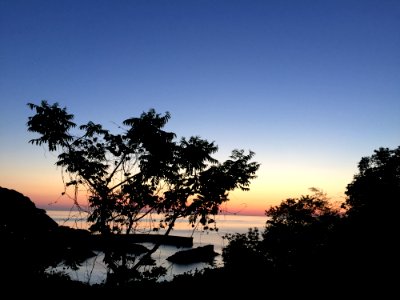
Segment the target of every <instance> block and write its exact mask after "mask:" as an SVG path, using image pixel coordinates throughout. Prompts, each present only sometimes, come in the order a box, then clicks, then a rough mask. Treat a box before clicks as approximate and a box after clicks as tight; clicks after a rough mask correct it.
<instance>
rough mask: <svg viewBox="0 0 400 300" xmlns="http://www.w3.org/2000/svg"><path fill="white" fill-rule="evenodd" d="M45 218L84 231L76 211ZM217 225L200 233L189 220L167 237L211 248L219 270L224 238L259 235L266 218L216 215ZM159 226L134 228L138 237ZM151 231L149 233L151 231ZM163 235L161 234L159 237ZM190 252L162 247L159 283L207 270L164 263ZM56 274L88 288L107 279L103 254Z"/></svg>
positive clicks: (148, 224) (148, 223)
mask: <svg viewBox="0 0 400 300" xmlns="http://www.w3.org/2000/svg"><path fill="white" fill-rule="evenodd" d="M47 214H48V215H49V216H50V217H51V218H53V219H54V220H55V221H56V222H57V223H58V224H59V225H64V226H70V227H73V228H81V229H86V228H87V223H86V215H85V214H84V213H81V212H77V211H62V210H47ZM215 220H216V225H217V228H218V231H203V230H201V228H194V229H193V228H191V226H189V223H188V220H186V219H182V220H179V221H178V222H177V224H176V226H175V228H174V230H173V231H172V232H171V233H170V235H177V236H184V237H193V248H195V247H199V246H205V245H209V244H212V245H214V251H216V252H217V253H219V254H220V255H218V256H216V258H215V260H214V264H215V265H216V266H222V264H223V262H222V256H221V254H222V248H223V247H224V246H226V245H227V243H228V241H227V240H226V239H224V238H223V237H224V236H225V235H226V234H229V233H246V232H247V231H248V229H249V228H254V227H258V228H259V229H260V231H261V230H262V229H263V228H264V225H265V222H266V221H267V217H266V216H243V215H218V216H217V217H216V219H215ZM156 224H158V220H157V218H151V219H149V218H148V219H146V220H144V221H143V222H142V223H141V225H142V226H140V227H139V228H136V232H137V233H145V232H149V227H150V228H151V226H153V225H156ZM150 230H151V229H150ZM162 233H163V232H162V231H160V232H159V234H162ZM143 245H144V246H146V247H148V248H150V247H151V246H152V244H150V243H143ZM185 249H189V248H177V247H175V246H161V247H160V248H159V249H158V250H157V251H156V252H155V253H153V255H152V257H153V259H155V260H156V261H157V264H158V265H160V266H163V267H165V268H166V269H167V275H166V276H165V277H163V278H161V280H171V279H172V278H173V276H174V275H177V274H182V273H185V272H189V271H192V270H193V271H194V270H196V269H197V270H201V269H203V268H204V267H207V266H210V265H208V264H206V263H195V264H189V265H181V264H174V263H171V262H169V261H168V260H166V258H167V257H168V256H170V255H172V254H174V253H175V252H176V251H180V250H185ZM55 270H58V271H61V270H62V271H64V272H66V273H68V274H69V275H70V277H71V278H72V279H74V280H80V281H83V282H87V283H89V284H94V283H101V282H103V281H104V279H105V277H106V266H105V265H104V263H103V254H102V252H98V253H97V256H95V257H92V258H90V259H88V260H87V261H85V262H84V263H83V264H82V265H81V267H80V268H79V269H78V270H71V269H68V268H66V269H65V268H63V266H59V267H57V268H56V269H55Z"/></svg>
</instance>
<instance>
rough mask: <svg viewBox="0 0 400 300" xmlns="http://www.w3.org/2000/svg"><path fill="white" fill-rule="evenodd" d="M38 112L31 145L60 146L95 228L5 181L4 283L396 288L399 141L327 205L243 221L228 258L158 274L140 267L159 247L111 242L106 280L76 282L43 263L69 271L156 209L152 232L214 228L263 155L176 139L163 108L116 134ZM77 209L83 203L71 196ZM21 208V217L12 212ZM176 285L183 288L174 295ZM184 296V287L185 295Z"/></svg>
mask: <svg viewBox="0 0 400 300" xmlns="http://www.w3.org/2000/svg"><path fill="white" fill-rule="evenodd" d="M30 107H31V108H32V109H33V110H35V111H36V114H35V115H34V116H32V117H30V118H29V122H28V129H29V130H30V131H32V132H36V133H38V134H39V135H40V136H39V138H36V139H33V140H31V142H32V143H34V144H39V145H41V144H46V145H47V146H48V149H49V151H58V152H59V156H58V162H57V164H58V165H59V166H61V167H63V170H64V172H66V174H68V178H69V179H70V180H69V181H67V182H66V191H67V188H68V187H75V188H76V189H78V187H79V186H82V185H83V186H85V187H86V188H87V190H89V191H90V196H89V204H90V209H91V210H90V211H89V213H90V217H89V219H88V221H89V222H90V223H91V224H92V226H91V227H90V230H91V232H86V231H80V230H73V229H70V228H65V227H62V226H58V225H57V224H55V222H54V221H53V220H51V219H50V218H49V217H48V216H47V215H46V214H45V212H44V211H42V210H40V209H37V208H36V207H35V205H34V204H33V203H32V202H31V201H30V200H29V199H27V198H26V197H24V196H23V195H21V194H19V193H18V192H16V191H12V190H8V189H6V188H1V201H2V203H3V210H2V211H1V217H0V238H1V240H2V244H3V245H4V246H3V247H1V252H0V259H1V266H2V270H1V275H2V278H1V281H0V282H1V283H2V286H3V287H11V286H18V287H28V286H30V287H35V288H38V289H41V288H62V289H63V290H66V291H67V290H70V291H71V290H74V289H75V288H79V289H81V290H85V291H90V292H91V293H94V292H100V293H103V292H104V291H112V292H114V293H115V292H117V291H126V290H128V291H130V292H132V291H140V290H146V291H151V292H152V293H153V294H154V293H156V292H157V291H159V292H160V295H161V296H165V295H166V294H165V293H164V292H165V291H173V292H174V295H175V296H174V297H173V298H176V297H177V295H178V294H179V292H182V293H183V292H184V291H199V292H201V293H202V294H204V295H206V294H205V292H206V291H207V290H212V291H213V294H215V293H216V292H219V293H220V294H221V295H222V294H223V295H227V294H229V293H231V294H232V295H238V293H239V292H243V291H247V292H249V291H257V292H260V291H264V292H268V293H269V294H272V293H278V294H280V295H284V294H285V293H287V294H291V293H297V294H301V293H304V294H306V295H309V294H313V293H321V292H323V293H328V292H329V291H330V292H332V291H343V290H349V289H350V288H351V290H352V291H354V292H356V293H361V292H367V293H368V292H372V291H377V290H378V291H379V292H380V293H381V295H383V294H382V293H384V292H386V291H391V290H393V287H394V286H395V285H394V279H395V277H393V275H392V274H394V273H396V272H397V268H395V267H394V266H395V262H397V261H398V258H397V255H398V251H397V249H398V248H397V246H396V245H397V244H398V241H397V240H398V222H397V219H398V218H397V213H398V211H399V210H398V208H399V207H398V206H399V201H400V147H398V148H396V149H388V148H379V149H377V150H375V151H374V153H373V154H372V155H371V156H369V157H363V158H362V159H361V160H360V162H359V164H358V173H357V174H355V176H354V179H353V181H352V182H351V183H349V184H348V186H347V188H346V196H347V197H346V200H345V202H344V203H343V205H342V206H341V207H334V206H332V204H331V203H330V202H329V199H328V198H327V196H326V195H325V194H324V193H322V192H321V191H320V190H318V189H313V190H312V191H311V192H312V193H311V194H310V195H300V196H299V197H298V198H291V199H286V200H284V201H282V203H281V204H279V205H277V206H274V207H272V208H270V209H268V210H267V211H266V212H265V214H266V216H267V217H268V218H266V223H265V226H264V228H249V231H248V232H247V233H245V234H231V235H228V236H227V237H226V238H227V240H228V244H227V246H226V247H225V248H224V249H223V252H222V257H223V262H224V266H223V267H220V268H211V267H210V268H207V269H205V270H202V271H196V272H192V273H188V274H183V275H179V276H175V278H174V279H173V280H172V281H170V282H159V281H158V279H159V278H160V277H161V276H162V275H163V274H164V273H165V270H164V269H163V268H160V267H150V268H149V267H145V268H144V266H147V265H146V264H147V262H148V261H149V259H151V254H152V253H154V251H155V249H157V247H158V246H159V245H157V244H156V245H155V247H154V248H152V249H150V250H149V251H148V252H147V253H146V254H145V255H142V254H141V255H136V254H132V253H131V252H130V251H127V249H126V248H123V247H115V245H114V246H112V245H107V248H106V251H105V254H106V255H105V263H106V264H107V266H108V268H109V273H108V276H107V280H106V281H105V282H104V283H103V284H99V285H94V286H89V285H86V284H84V283H81V282H74V281H72V280H71V279H69V277H68V276H66V275H64V274H63V273H54V274H49V273H48V272H46V269H47V268H48V267H49V266H54V265H56V264H58V263H59V262H60V261H63V262H64V264H66V265H68V266H69V267H71V268H76V267H77V266H79V264H80V263H82V262H83V261H84V260H85V259H86V258H87V257H90V255H91V250H92V248H91V247H92V246H93V245H89V243H88V242H87V241H88V240H89V239H88V238H87V237H88V235H90V234H93V233H98V234H100V235H102V236H104V237H109V236H112V235H115V234H120V233H122V232H126V233H128V234H129V233H130V232H132V231H133V228H134V227H135V226H134V224H135V223H137V222H139V221H140V218H141V216H142V214H140V213H139V212H145V215H146V214H150V213H153V212H155V213H161V214H164V215H165V218H164V219H163V220H161V221H160V223H159V225H158V226H157V227H155V228H152V230H158V229H159V228H167V230H166V232H167V233H166V234H168V233H169V232H170V231H171V230H172V229H173V227H174V225H175V222H176V220H177V219H178V218H188V219H189V221H190V222H191V223H192V224H193V226H196V225H197V224H201V225H202V226H203V228H204V229H209V230H212V229H213V228H214V226H215V221H214V219H213V215H215V214H218V212H219V206H220V205H221V204H222V203H223V202H225V201H228V200H229V199H228V193H229V191H231V190H234V189H236V188H239V189H242V190H248V188H249V184H250V181H251V179H253V178H255V173H256V171H257V169H258V167H259V164H258V163H256V162H253V161H251V160H252V158H253V155H254V153H252V152H250V153H249V154H245V153H244V151H242V150H234V151H233V152H232V156H231V157H230V159H228V160H226V161H225V162H223V163H220V162H218V161H217V160H215V159H214V158H213V157H212V156H211V154H212V153H214V152H215V151H216V150H217V147H216V146H215V145H214V143H209V142H208V141H206V140H203V139H200V138H199V137H191V138H189V139H185V138H183V139H181V140H180V142H176V141H174V137H175V135H174V134H173V133H171V132H166V131H164V130H163V126H164V125H165V124H166V122H167V120H168V119H169V114H166V115H164V116H161V115H159V114H156V113H155V111H153V110H150V111H149V112H147V113H143V114H142V115H141V116H140V117H139V118H131V119H128V120H125V121H124V124H125V125H126V126H127V127H128V128H127V129H126V131H125V132H124V133H122V134H112V133H110V132H109V131H108V130H105V129H103V128H102V127H101V125H99V124H94V123H92V122H89V123H87V124H85V125H81V126H80V127H79V128H80V130H83V134H81V135H79V136H77V135H73V134H71V132H70V130H71V129H72V128H74V127H75V126H76V125H75V123H73V122H72V119H73V115H70V114H68V113H67V111H66V109H61V108H60V107H59V106H58V104H54V105H49V104H48V103H47V102H45V101H44V102H42V103H41V104H40V105H35V104H30ZM75 205H77V206H79V203H75ZM16 212H18V215H16ZM177 293H178V294H177ZM181 295H182V296H184V295H186V292H185V293H183V294H181Z"/></svg>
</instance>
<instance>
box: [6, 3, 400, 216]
mask: <svg viewBox="0 0 400 300" xmlns="http://www.w3.org/2000/svg"><path fill="white" fill-rule="evenodd" d="M0 43H1V47H0V101H1V110H0V137H1V143H0V186H2V187H7V188H11V189H15V190H17V191H19V192H21V193H23V194H25V195H27V196H28V197H30V198H31V199H32V200H33V201H34V202H35V203H36V204H37V206H39V207H41V208H45V209H52V208H57V207H60V206H61V205H64V207H70V206H71V205H72V202H71V200H69V199H68V198H66V197H60V195H61V192H62V191H63V182H62V178H61V171H60V169H58V168H57V167H56V166H55V165H54V163H55V161H56V156H57V155H56V154H55V153H49V152H48V151H47V150H46V149H45V148H44V147H38V146H34V145H31V144H29V143H28V141H29V140H30V139H32V138H35V137H36V135H34V134H32V133H28V132H27V127H26V122H27V120H28V117H29V116H31V115H32V111H30V110H29V108H28V107H27V105H26V104H27V103H28V102H33V103H37V104H39V103H40V101H41V100H47V101H49V102H50V103H53V102H58V103H59V104H60V105H61V106H62V107H64V106H65V107H67V109H68V111H69V112H70V113H72V114H74V115H75V122H76V123H77V124H83V123H86V122H88V121H94V122H98V123H101V124H103V125H104V127H106V128H108V129H110V130H112V131H118V125H120V124H121V123H122V121H123V120H125V119H127V118H129V117H138V116H139V115H140V114H141V113H142V112H144V111H147V110H148V109H150V108H154V109H155V110H156V111H157V112H159V113H165V112H166V111H169V112H170V113H171V119H170V121H169V123H168V125H167V127H166V129H167V130H169V131H173V132H175V133H176V134H177V137H178V138H180V137H190V136H193V135H199V136H201V137H202V138H205V139H207V140H209V141H215V143H216V144H217V145H218V146H219V152H218V153H217V155H216V158H218V159H219V160H220V161H223V160H225V159H227V158H228V156H229V154H230V152H231V150H233V149H235V148H239V149H245V150H252V151H254V152H255V153H256V154H255V158H254V159H255V160H256V161H257V162H259V163H261V167H260V169H259V172H258V174H257V175H258V178H257V179H255V180H254V181H253V182H252V184H251V186H250V189H251V190H250V191H249V192H233V193H231V197H230V199H231V201H230V202H229V203H228V204H227V205H225V206H224V209H225V210H226V211H229V212H240V213H244V214H254V213H259V214H263V212H264V210H265V209H267V208H268V207H269V206H270V205H276V204H278V203H279V202H280V201H281V200H284V199H286V198H288V197H298V196H300V195H302V194H308V193H310V191H309V188H310V187H317V188H320V189H322V190H323V191H324V192H326V193H327V194H328V196H329V197H331V198H332V200H333V201H339V200H343V199H344V191H345V189H346V185H347V184H348V183H350V182H351V180H352V178H353V175H354V174H355V173H356V172H357V164H358V162H359V160H360V159H361V157H363V156H369V155H371V154H372V153H373V150H374V149H377V148H379V147H388V148H394V147H397V146H399V145H400V1H387V0H376V1H368V0H358V1H352V0H344V1H339V0H338V1H329V0H327V1H322V0H321V1H307V0H305V1H298V0H293V1H290V0H287V1H286V0H283V1H278V0H277V1H268V0H264V1H252V0H250V1H249V0H243V1H240V0H239V1H236V0H231V1H222V0H220V1H211V0H210V1H208V0H197V1H194V0H185V1H174V0H170V1H167V0H164V1H161V0H160V1H155V0H143V1H135V0H129V1H128V0H97V1H89V0H75V1H74V0H65V1H64V0H56V1H50V0H49V1H42V0H31V1H30V0H25V1H21V0H0Z"/></svg>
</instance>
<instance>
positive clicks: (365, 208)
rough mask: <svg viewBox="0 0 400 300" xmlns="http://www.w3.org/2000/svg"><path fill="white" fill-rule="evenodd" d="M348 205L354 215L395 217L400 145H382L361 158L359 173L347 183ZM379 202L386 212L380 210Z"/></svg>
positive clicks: (399, 197)
mask: <svg viewBox="0 0 400 300" xmlns="http://www.w3.org/2000/svg"><path fill="white" fill-rule="evenodd" d="M346 195H347V199H346V202H345V207H346V208H347V210H348V215H349V216H350V217H355V218H359V219H361V218H362V219H366V220H367V219H369V220H372V219H377V218H379V219H380V220H381V221H383V220H385V219H386V220H387V221H388V220H393V219H392V218H390V217H388V218H386V216H388V215H391V214H392V213H395V212H397V211H398V208H399V201H400V147H397V148H396V149H389V148H382V147H381V148H379V149H377V150H375V151H374V153H373V154H372V155H371V156H367V157H363V158H361V160H360V162H359V163H358V173H357V174H356V175H355V176H354V178H353V181H352V182H351V183H350V184H348V185H347V189H346ZM377 206H379V207H381V209H383V210H384V211H385V212H384V213H377Z"/></svg>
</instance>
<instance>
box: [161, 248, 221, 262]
mask: <svg viewBox="0 0 400 300" xmlns="http://www.w3.org/2000/svg"><path fill="white" fill-rule="evenodd" d="M217 255H219V254H218V253H217V252H215V251H214V246H213V245H206V246H202V247H197V248H194V249H189V250H181V251H178V252H176V253H175V254H173V255H171V256H169V257H168V258H167V260H169V261H170V262H173V263H176V264H191V263H197V262H212V261H213V260H214V257H215V256H217Z"/></svg>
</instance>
